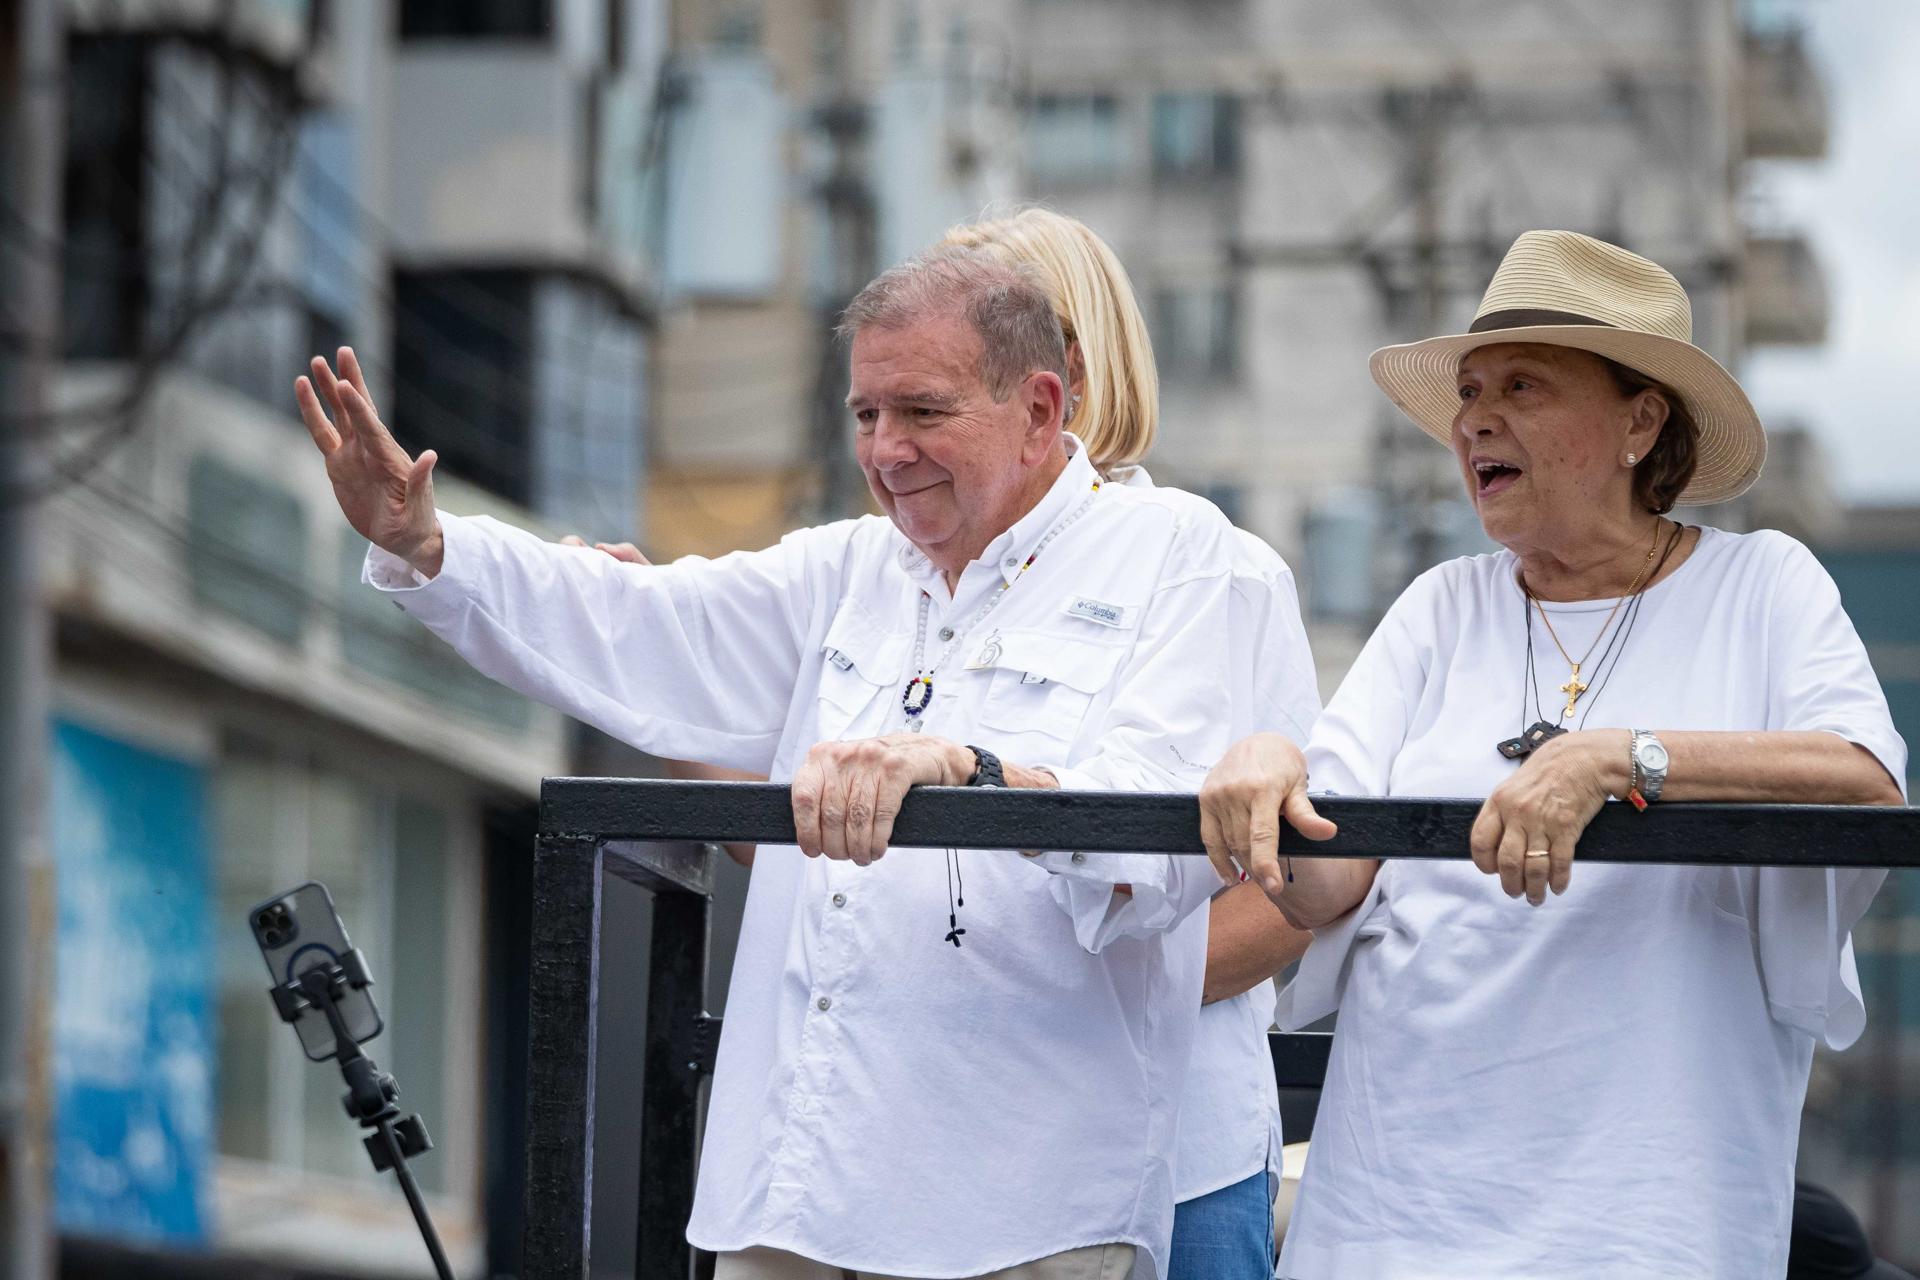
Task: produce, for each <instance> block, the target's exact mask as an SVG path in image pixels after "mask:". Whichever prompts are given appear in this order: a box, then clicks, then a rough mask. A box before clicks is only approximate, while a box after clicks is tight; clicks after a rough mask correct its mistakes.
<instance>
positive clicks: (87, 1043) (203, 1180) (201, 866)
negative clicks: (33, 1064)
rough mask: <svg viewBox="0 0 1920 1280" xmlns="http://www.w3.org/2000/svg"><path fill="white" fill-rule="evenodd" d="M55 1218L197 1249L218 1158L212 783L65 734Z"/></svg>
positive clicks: (60, 790)
mask: <svg viewBox="0 0 1920 1280" xmlns="http://www.w3.org/2000/svg"><path fill="white" fill-rule="evenodd" d="M53 746H54V751H53V842H54V859H55V864H56V874H57V877H58V882H59V908H60V926H59V935H58V939H57V942H56V947H55V965H56V972H57V982H56V987H55V997H54V1057H53V1083H54V1106H55V1108H56V1112H55V1120H54V1212H55V1218H56V1221H57V1222H58V1224H59V1228H60V1230H62V1231H71V1232H77V1233H82V1234H86V1235H110V1236H116V1237H120V1238H132V1239H139V1240H154V1241H166V1242H169V1243H197V1242H200V1241H202V1240H204V1239H205V1237H206V1233H207V1225H208V1223H207V1218H208V1215H207V1212H206V1207H205V1206H206V1200H207V1195H208V1180H209V1172H210V1164H211V1160H212V1153H213V1146H214V1128H213V1096H214V1095H213V1022H212V1004H211V994H212V992H211V988H212V984H213V980H214V979H213V974H214V963H215V958H214V954H213V949H212V938H211V936H210V934H209V932H208V905H209V904H208V893H209V891H210V887H211V886H210V883H209V877H208V872H207V862H208V855H207V849H208V842H207V830H206V825H207V824H206V804H207V786H206V779H205V771H204V770H203V769H201V768H200V767H199V766H197V765H194V764H191V763H189V762H187V761H182V760H175V759H171V758H169V757H167V756H162V755H156V754H154V753H153V752H150V751H146V750H143V749H141V748H139V747H135V746H131V745H129V744H127V743H124V742H120V741H118V740H116V739H113V738H109V737H106V736H103V735H101V734H98V733H95V732H93V731H91V730H88V729H83V728H80V727H79V726H77V725H74V724H71V723H67V722H59V723H56V724H55V726H54V731H53Z"/></svg>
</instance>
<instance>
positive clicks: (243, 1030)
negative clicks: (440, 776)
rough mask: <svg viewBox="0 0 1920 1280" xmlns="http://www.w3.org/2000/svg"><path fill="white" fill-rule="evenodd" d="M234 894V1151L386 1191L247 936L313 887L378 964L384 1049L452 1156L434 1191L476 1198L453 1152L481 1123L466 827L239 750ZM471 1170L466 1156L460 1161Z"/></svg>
mask: <svg viewBox="0 0 1920 1280" xmlns="http://www.w3.org/2000/svg"><path fill="white" fill-rule="evenodd" d="M214 815H215V825H216V831H217V838H216V845H217V848H218V865H219V888H218V893H217V895H216V901H217V909H218V913H219V914H218V917H217V919H216V920H215V921H214V930H213V932H214V934H215V936H216V937H217V938H218V939H219V954H220V963H219V982H220V998H219V1042H220V1043H219V1057H218V1062H219V1073H220V1099H221V1105H220V1114H219V1128H220V1150H221V1152H222V1153H223V1154H225V1155H229V1156H237V1157H242V1158H246V1159H252V1160H258V1161H262V1162H265V1163H269V1164H274V1165H281V1166H285V1167H288V1168H293V1169H301V1170H305V1171H307V1172H309V1173H317V1174H323V1175H328V1176H334V1177H341V1178H351V1179H357V1180H362V1181H365V1180H371V1179H374V1178H376V1177H379V1176H381V1175H376V1174H375V1173H374V1171H373V1167H372V1165H371V1164H370V1163H369V1161H368V1159H367V1154H366V1151H365V1149H364V1148H363V1147H362V1146H361V1144H360V1138H361V1136H362V1135H361V1133H360V1131H359V1130H358V1129H357V1128H356V1127H355V1125H354V1124H353V1122H352V1121H351V1120H349V1119H348V1118H347V1117H346V1115H345V1114H344V1113H343V1112H342V1111H341V1109H340V1091H341V1081H340V1073H339V1071H338V1070H337V1069H335V1068H334V1067H333V1066H332V1065H331V1064H329V1063H317V1062H309V1061H308V1060H307V1059H306V1057H305V1055H304V1054H303V1053H302V1051H301V1047H300V1042H299V1038H298V1037H297V1036H296V1035H295V1034H294V1031H293V1029H292V1028H291V1027H288V1026H287V1025H286V1024H284V1023H282V1022H281V1021H280V1019H279V1017H278V1015H276V1014H275V1012H274V1010H273V1006H272V1002H271V1001H270V1000H268V998H267V994H266V985H267V978H266V969H265V966H264V965H262V963H261V961H260V955H259V952H258V950H257V949H256V947H255V944H254V940H253V936H252V934H251V933H250V932H249V930H248V929H247V926H246V921H247V913H248V911H249V909H250V908H252V907H254V906H256V905H257V904H259V903H260V902H263V901H265V900H266V899H268V898H272V897H275V896H277V895H279V894H281V893H283V892H285V891H286V890H288V889H291V888H294V887H295V886H297V885H299V884H302V883H304V882H306V881H308V880H318V881H319V882H321V883H322V884H324V885H326V886H327V890H328V892H329V893H330V894H331V895H332V897H333V902H334V907H335V909H336V910H338V912H339V913H340V918H341V920H342V921H343V922H344V923H345V925H346V927H347V934H348V937H349V938H350V939H351V940H352V941H353V944H354V945H355V946H356V947H358V948H359V949H360V950H361V951H363V952H365V953H366V956H367V960H368V964H369V966H370V967H371V968H372V970H373V973H374V977H375V979H376V983H377V985H376V986H375V988H374V994H375V999H376V1001H377V1002H378V1004H379V1006H380V1013H381V1017H382V1020H383V1021H384V1023H385V1029H384V1030H383V1031H382V1032H381V1034H380V1036H379V1038H378V1039H377V1040H375V1041H374V1042H373V1044H372V1045H371V1046H370V1048H369V1052H371V1053H372V1055H373V1056H374V1058H375V1059H376V1060H377V1061H378V1062H379V1063H380V1065H381V1067H382V1068H384V1069H386V1070H388V1071H390V1072H392V1073H393V1075H394V1077H395V1078H396V1079H397V1080H398V1081H399V1082H400V1086H401V1088H402V1090H403V1091H404V1093H403V1097H404V1103H405V1106H406V1109H407V1110H408V1111H412V1112H417V1113H419V1114H420V1116H421V1117H422V1118H423V1119H424V1120H425V1121H426V1124H427V1128H428V1131H429V1132H431V1133H433V1134H434V1135H435V1139H436V1141H437V1142H439V1143H440V1144H441V1146H442V1148H443V1150H442V1151H441V1152H439V1153H437V1155H436V1158H433V1159H427V1160H422V1161H420V1162H419V1163H417V1164H415V1165H414V1166H413V1168H414V1173H415V1176H416V1177H417V1178H418V1179H419V1180H420V1183H421V1185H422V1186H424V1187H426V1188H428V1189H429V1190H434V1191H447V1190H450V1189H456V1188H458V1187H460V1185H461V1183H460V1179H461V1177H462V1176H463V1173H462V1171H461V1170H460V1169H459V1168H458V1167H457V1166H455V1165H454V1163H453V1161H452V1160H450V1159H449V1158H447V1157H448V1155H449V1154H450V1153H448V1152H446V1151H445V1150H444V1147H445V1145H446V1140H447V1139H449V1138H454V1139H455V1141H456V1143H458V1145H464V1143H459V1141H458V1139H457V1137H456V1135H457V1134H458V1133H459V1131H460V1130H461V1129H462V1128H463V1127H465V1125H466V1123H467V1121H468V1120H469V1117H465V1116H457V1115H453V1114H450V1113H449V1112H448V1110H447V1107H448V1098H449V1096H450V1094H457V1093H458V1092H460V1090H459V1089H458V1087H457V1086H455V1085H454V1082H453V1081H451V1079H450V1070H451V1068H450V1064H449V1062H448V1053H447V1041H448V1038H449V1021H448V1009H447V1005H448V999H447V993H448V990H449V988H450V974H451V973H453V972H454V971H455V970H456V969H459V968H462V967H464V966H461V965H459V964H456V962H455V957H454V955H453V954H452V949H451V947H450V943H449V932H450V920H449V916H448V904H449V902H450V901H451V900H452V899H453V898H454V896H455V895H454V892H453V887H452V884H451V880H452V876H451V869H452V866H453V861H454V860H453V857H452V852H453V851H452V844H453V832H452V815H451V814H450V813H449V812H448V811H447V810H446V809H445V808H443V807H441V806H440V805H438V804H436V803H433V802H430V801H428V800H425V799H423V798H421V797H418V796H414V795H410V794H408V793H406V792H404V791H401V790H399V789H396V788H395V787H392V786H390V785H387V784H384V783H380V782H376V781H373V780H371V779H369V778H365V777H361V776H357V775H354V774H350V773H347V772H344V771H337V770H335V769H332V768H330V767H328V766H327V765H325V764H323V763H321V762H318V761H313V760H309V759H306V758H304V757H302V756H300V755H297V754H292V753H285V752H277V751H276V750H275V749H274V747H272V746H271V745H269V744H267V743H265V742H256V741H250V740H236V741H235V742H233V743H231V744H230V745H229V748H228V749H227V750H226V752H225V753H224V758H223V759H222V761H221V763H220V764H219V766H218V768H217V770H216V773H215V780H214ZM451 1154H454V1155H457V1154H458V1153H457V1152H455V1153H451Z"/></svg>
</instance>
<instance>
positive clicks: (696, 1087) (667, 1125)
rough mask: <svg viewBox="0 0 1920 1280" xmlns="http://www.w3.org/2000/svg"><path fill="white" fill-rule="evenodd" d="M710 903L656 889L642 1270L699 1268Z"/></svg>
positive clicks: (682, 1277) (666, 1273)
mask: <svg viewBox="0 0 1920 1280" xmlns="http://www.w3.org/2000/svg"><path fill="white" fill-rule="evenodd" d="M711 905H712V904H711V899H709V898H708V896H707V895H706V894H703V893H689V892H686V891H684V890H678V889H669V888H664V887H662V888H658V889H656V890H655V891H654V896H653V946H652V952H651V954H650V956H649V958H648V967H647V1041H646V1044H647V1048H646V1079H645V1081H644V1083H643V1085H642V1088H641V1097H640V1143H641V1151H640V1206H639V1208H640V1215H639V1224H638V1236H637V1239H636V1242H635V1256H634V1274H635V1275H636V1276H661V1277H671V1278H672V1280H686V1278H687V1277H689V1276H690V1275H691V1274H692V1273H691V1264H692V1248H691V1246H689V1245H688V1244H687V1235H686V1225H687V1219H688V1217H690V1216H691V1215H692V1213H693V1172H694V1156H695V1152H694V1130H695V1121H696V1120H697V1118H698V1108H699V1099H700V1080H701V1078H702V1077H703V1076H705V1075H707V1074H708V1073H709V1072H710V1071H712V1070H713V1044H712V1037H711V1036H710V1035H709V1034H708V1028H709V1020H708V1018H707V1016H706V1012H705V1006H706V991H707V952H708V947H709V944H710V942H711V938H712V932H711V928H710V916H711V911H710V908H711Z"/></svg>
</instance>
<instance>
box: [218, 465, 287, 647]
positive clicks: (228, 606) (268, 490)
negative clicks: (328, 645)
mask: <svg viewBox="0 0 1920 1280" xmlns="http://www.w3.org/2000/svg"><path fill="white" fill-rule="evenodd" d="M187 571H188V574H189V576H190V578H191V580H192V583H193V598H194V601H195V603H197V604H200V605H204V606H206V607H207V608H209V609H212V610H215V611H217V612H219V613H224V614H226V615H227V616H228V617H230V618H236V619H238V620H240V621H241V622H244V623H246V624H247V625H248V626H250V627H252V628H254V629H255V630H257V631H259V632H260V633H261V634H263V635H267V636H271V637H273V638H274V639H275V640H279V641H281V642H282V643H284V644H288V645H296V646H297V645H298V644H299V643H300V639H301V637H302V635H303V634H304V633H305V631H306V626H307V606H308V604H309V603H310V602H311V599H312V597H311V596H310V595H309V593H308V590H307V585H306V582H307V572H308V570H307V524H306V513H305V509H304V508H303V507H302V505H301V502H300V498H299V495H297V494H296V493H294V492H293V491H292V490H291V489H286V488H282V487H281V486H280V485H278V484H275V483H274V482H273V481H271V480H266V479H263V478H262V477H260V476H257V475H255V474H253V473H252V472H249V471H243V470H241V469H240V468H238V467H234V466H230V465H228V464H227V463H226V462H225V461H223V460H222V459H220V458H219V457H217V456H215V455H214V454H211V453H203V454H200V455H198V456H197V457H195V458H194V459H193V461H192V463H190V464H189V466H188V468H187Z"/></svg>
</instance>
